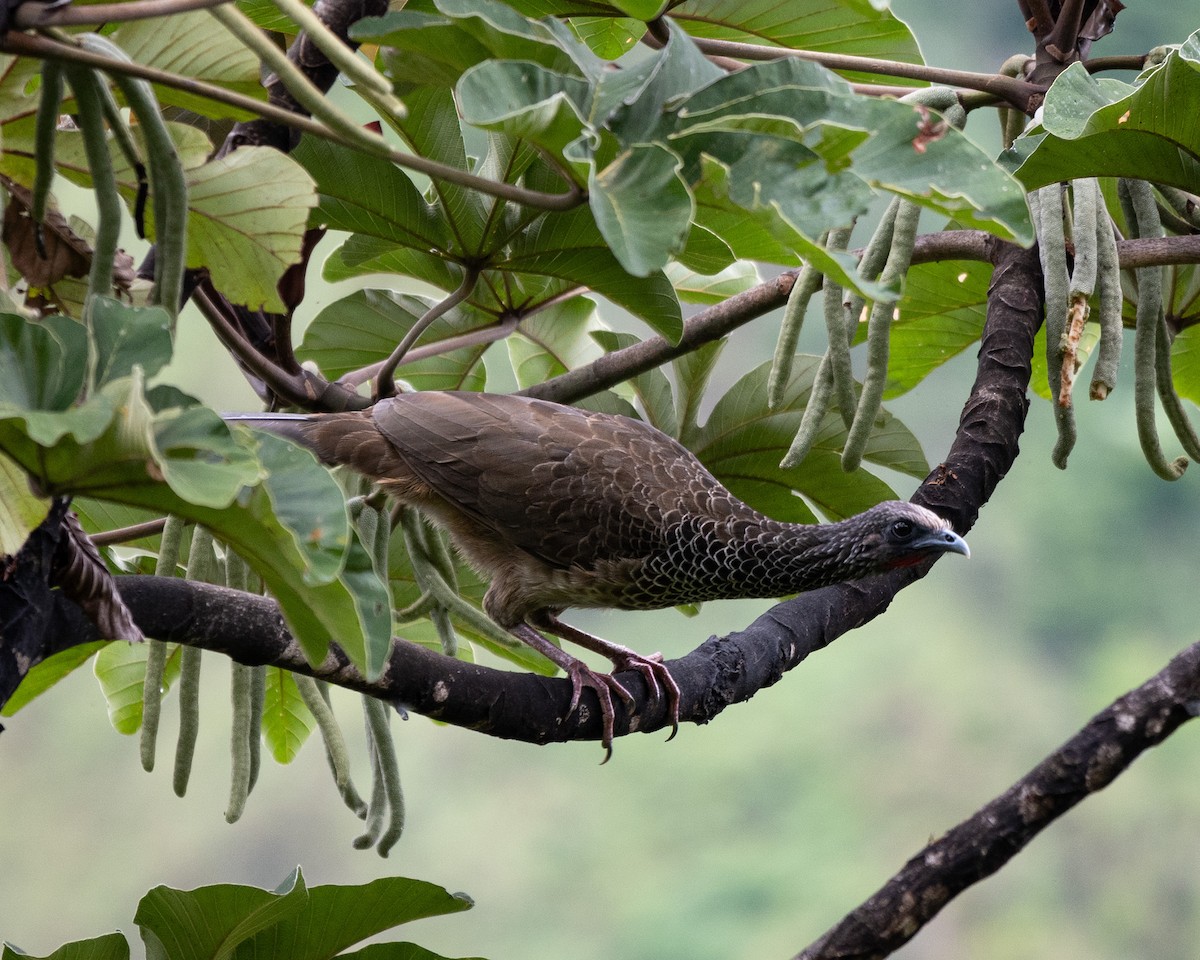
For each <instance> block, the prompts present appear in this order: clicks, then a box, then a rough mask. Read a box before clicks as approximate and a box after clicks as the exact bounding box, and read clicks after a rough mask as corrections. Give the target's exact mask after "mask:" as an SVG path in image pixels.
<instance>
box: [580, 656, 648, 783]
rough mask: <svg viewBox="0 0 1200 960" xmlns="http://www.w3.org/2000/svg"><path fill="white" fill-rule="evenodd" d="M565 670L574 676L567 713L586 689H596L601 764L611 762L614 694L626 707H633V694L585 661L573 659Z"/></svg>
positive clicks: (614, 723)
mask: <svg viewBox="0 0 1200 960" xmlns="http://www.w3.org/2000/svg"><path fill="white" fill-rule="evenodd" d="M564 669H565V670H566V672H567V676H568V677H570V679H571V704H570V706H569V707H568V708H567V716H570V715H571V714H572V713H574V712H575V710H576V709H577V708H578V706H579V697H580V694H582V693H583V691H584V689H585V688H590V689H592V690H595V691H596V699H597V700H598V701H599V702H600V746H602V747H603V748H604V759H603V760H601V761H600V763H601V765H603V764H605V763H608V761H609V760H610V759H611V758H612V742H613V737H614V736H615V727H616V718H617V711H616V707H615V705H614V704H613V694H614V693H615V694H616V695H617V696H618V697H619V698H620V699H621V701H622V702H623V703H624V704H625V709H626V710H630V709H632V707H633V694H631V693H630V692H629V691H628V690H626V689H625V688H624V687H623V686H621V684H620V683H618V682H617V678H616V677H614V676H612V675H611V674H608V673H598V672H597V671H595V670H593V669H592V668H591V667H589V666H588V665H587V664H586V663H584V662H583V661H582V660H574V662H573V663H570V664H567V665H566V666H565V667H564Z"/></svg>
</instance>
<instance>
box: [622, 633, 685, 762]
mask: <svg viewBox="0 0 1200 960" xmlns="http://www.w3.org/2000/svg"><path fill="white" fill-rule="evenodd" d="M613 669H614V671H617V670H635V671H637V672H638V673H639V674H641V675H642V679H643V680H645V681H646V690H647V692H648V694H649V704H648V705H649V706H651V707H655V708H657V707H658V705H659V703H661V702H662V696H663V691H664V690H665V691H666V695H667V716H668V718H669V719H670V721H671V735H670V736H669V737H667V742H668V743H670V742H671V741H672V740H674V739H675V734H677V733H678V732H679V697H680V693H679V684H677V683H676V682H675V678H674V677H672V676H671V671H670V670H668V669H667V668H666V666H665V665H664V664H663V655H662V654H661V653H651V654H647V655H642V654H640V653H634V652H633V651H632V650H630V651H627V652H625V653H623V654H621V655H620V656H617V657H614V658H613Z"/></svg>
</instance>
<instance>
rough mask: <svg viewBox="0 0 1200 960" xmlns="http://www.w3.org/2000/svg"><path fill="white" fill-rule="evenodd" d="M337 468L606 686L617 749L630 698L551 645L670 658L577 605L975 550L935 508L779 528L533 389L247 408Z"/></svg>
mask: <svg viewBox="0 0 1200 960" xmlns="http://www.w3.org/2000/svg"><path fill="white" fill-rule="evenodd" d="M227 419H231V420H237V421H245V422H248V423H249V424H250V425H252V426H257V427H262V428H265V429H268V430H270V431H271V432H273V433H276V434H280V435H282V436H285V437H288V438H289V439H292V440H295V441H297V442H299V443H301V444H303V445H304V446H306V447H309V448H310V449H312V450H313V451H314V452H315V453H316V454H317V456H318V457H320V458H321V459H322V460H323V461H325V462H326V463H330V464H347V465H349V466H351V467H353V468H354V469H355V470H358V471H360V472H361V473H364V474H366V475H367V476H369V477H372V478H374V479H376V480H377V481H379V483H380V484H381V485H382V486H383V487H384V488H386V490H387V492H388V493H390V494H392V495H394V496H395V497H396V498H397V499H399V500H400V501H402V502H404V503H406V504H410V505H412V506H415V507H417V508H419V509H420V510H422V511H423V512H425V513H426V514H427V515H429V516H430V517H432V518H433V519H434V520H435V521H437V522H438V523H439V524H441V525H442V526H443V527H444V528H445V529H446V530H447V531H448V532H449V534H450V536H451V538H452V539H453V540H454V542H455V544H456V546H457V547H458V549H459V550H460V551H461V552H462V554H463V555H464V556H465V557H466V559H467V560H468V562H470V563H471V565H472V566H474V567H475V568H476V569H477V570H478V571H479V572H480V573H481V574H483V575H485V576H486V577H487V578H488V579H489V580H490V586H489V588H488V591H487V595H486V596H485V597H484V600H483V606H484V609H485V610H486V611H487V613H488V615H489V616H490V617H492V619H494V620H495V621H496V622H497V623H498V624H499V625H500V626H502V627H504V628H505V629H506V630H509V631H510V632H511V633H513V634H514V635H515V636H516V637H518V638H519V639H521V640H522V641H524V642H525V643H526V644H528V645H529V646H530V647H532V648H533V649H535V650H537V651H538V652H539V653H541V654H543V655H544V656H545V657H546V658H547V659H549V660H551V661H552V662H553V663H555V664H557V665H558V666H559V667H561V668H562V669H563V670H564V671H565V672H566V673H567V675H568V676H569V677H570V679H571V685H572V697H571V707H570V709H571V710H572V711H573V710H574V709H575V707H576V706H577V705H578V703H579V697H580V694H581V692H582V691H583V689H584V688H585V687H590V688H592V689H594V690H595V691H596V693H597V696H598V697H599V701H600V710H601V714H602V720H603V741H602V742H603V745H604V747H605V749H606V750H611V743H612V738H613V722H614V718H615V711H614V708H613V699H612V697H613V695H614V694H615V695H616V696H617V697H619V698H620V699H622V700H623V701H625V703H626V704H627V705H631V704H632V702H633V697H632V696H631V694H630V693H629V691H628V690H626V689H625V687H624V686H622V685H621V684H620V683H619V682H618V681H617V680H616V679H615V678H614V677H613V676H612V675H611V674H602V673H597V672H596V671H594V670H592V669H591V668H590V667H588V666H587V665H586V664H584V663H583V662H582V661H580V660H578V659H577V658H575V657H573V656H571V655H570V654H569V653H567V652H566V651H564V650H562V649H560V648H559V647H558V646H556V645H555V644H554V643H552V642H550V641H549V640H548V639H546V637H545V636H544V635H543V632H542V631H544V632H546V633H551V634H554V635H556V636H558V637H560V638H562V639H564V640H570V641H571V642H573V643H576V644H578V645H579V646H581V647H584V648H586V649H588V650H593V651H595V652H596V653H600V654H602V655H603V656H605V657H607V658H608V659H609V660H611V661H612V663H613V666H614V672H616V671H619V670H636V671H637V672H639V673H640V674H641V675H642V676H643V677H644V678H645V681H646V685H647V688H648V690H649V693H650V696H651V698H652V700H658V699H659V698H660V697H661V696H662V693H663V691H665V693H666V696H667V699H668V708H669V711H670V715H671V719H672V724H673V726H677V725H678V721H679V688H678V686H677V685H676V684H675V681H674V680H673V679H672V678H671V674H670V672H669V671H668V670H667V668H666V667H665V666H664V665H663V663H662V655H661V654H659V653H655V654H651V655H649V656H643V655H641V654H638V653H636V652H634V651H633V650H630V649H628V648H627V647H622V646H618V645H616V644H613V643H609V642H607V641H605V640H602V639H600V638H599V637H595V636H592V635H591V634H589V633H585V632H584V631H582V630H579V629H577V628H575V627H572V626H570V625H569V624H566V623H563V622H562V621H561V620H560V619H559V614H560V613H561V612H562V611H563V610H564V609H565V608H567V607H616V608H621V609H627V610H648V609H655V608H659V607H670V606H676V605H679V604H686V603H698V602H700V601H704V600H719V599H730V598H738V597H741V598H746V597H779V596H783V595H785V594H791V593H800V592H802V591H805V590H813V589H815V588H817V587H823V586H827V585H829V584H831V583H838V582H840V581H844V580H855V579H858V578H861V577H866V576H870V575H871V574H875V573H880V572H883V571H885V570H889V569H892V568H894V567H900V566H906V565H908V564H912V563H916V562H918V561H919V560H921V559H922V558H923V557H926V556H929V555H931V554H938V553H945V552H951V553H961V554H963V555H964V556H969V555H970V553H969V551H968V549H967V545H966V543H965V542H964V541H963V540H962V538H961V537H959V536H958V535H957V534H956V533H954V531H953V530H951V529H950V524H949V523H948V522H947V521H946V520H943V519H942V518H941V517H939V516H937V515H936V514H934V513H932V512H931V511H929V510H926V509H925V508H924V507H919V506H916V505H915V504H911V503H905V502H901V501H889V502H885V503H881V504H879V505H877V506H875V507H872V508H871V509H870V510H867V511H865V512H864V513H861V514H859V515H858V516H855V517H851V518H849V519H848V520H843V521H841V522H839V523H830V524H823V525H811V524H795V523H782V522H779V521H777V520H772V519H771V518H769V517H767V516H764V515H763V514H761V513H759V512H758V511H756V510H754V509H753V508H751V507H749V506H747V505H746V504H745V503H743V502H742V501H741V500H739V499H738V498H737V497H735V496H734V495H733V494H732V493H730V492H729V491H728V490H727V489H725V487H724V486H722V485H721V483H720V482H719V481H718V480H717V479H716V478H715V477H714V476H713V475H712V474H711V473H709V471H708V470H707V469H706V468H705V467H704V465H703V464H701V463H700V461H699V460H697V459H696V457H695V455H694V454H692V453H691V451H689V450H688V449H687V448H686V447H684V446H683V445H682V444H680V443H679V442H677V441H676V440H673V439H672V438H671V437H669V436H667V435H666V434H664V433H663V432H661V431H660V430H657V429H656V428H654V427H652V426H650V425H649V424H647V423H643V422H642V421H640V420H632V419H630V418H628V417H622V416H615V415H612V414H606V413H594V412H591V411H588V410H580V409H577V408H575V407H568V406H563V405H561V404H556V403H549V402H547V401H544V400H533V399H530V398H528V397H519V396H510V395H501V394H484V393H450V392H445V393H442V392H425V393H410V394H403V395H400V396H397V397H392V398H390V399H387V400H383V401H381V402H379V403H377V404H375V405H374V406H373V407H372V408H370V409H369V410H362V411H355V412H351V413H329V414H312V415H305V414H290V415H289V414H261V415H258V414H248V415H242V416H235V417H229V418H227Z"/></svg>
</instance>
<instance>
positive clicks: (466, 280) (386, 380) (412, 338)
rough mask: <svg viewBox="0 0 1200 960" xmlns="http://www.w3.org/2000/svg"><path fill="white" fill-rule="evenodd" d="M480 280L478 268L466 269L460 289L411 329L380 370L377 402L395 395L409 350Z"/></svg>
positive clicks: (460, 301) (434, 306)
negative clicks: (397, 380)
mask: <svg viewBox="0 0 1200 960" xmlns="http://www.w3.org/2000/svg"><path fill="white" fill-rule="evenodd" d="M478 280H479V270H478V269H477V268H475V267H466V268H464V270H463V278H462V283H460V284H459V285H458V289H456V290H455V291H454V292H453V293H451V294H450V295H449V296H448V297H446V298H445V299H443V300H440V301H439V302H437V303H435V304H434V305H433V306H432V307H430V308H429V309H428V310H426V311H425V313H424V315H423V316H422V317H421V318H420V319H419V320H417V322H416V323H414V324H413V325H412V326H411V327H410V328H409V330H408V332H407V333H406V334H405V335H404V337H403V339H401V341H400V343H399V344H397V345H396V349H395V350H393V351H392V354H391V356H390V357H388V358H387V360H385V361H384V362H383V366H382V367H380V368H379V374H378V376H377V377H376V379H375V398H376V399H377V400H381V399H383V398H384V397H390V396H394V395H395V393H396V381H395V379H394V377H395V374H396V368H397V367H398V366H400V361H401V360H403V359H404V355H405V354H406V353H408V351H409V348H410V347H412V345H413V344H414V343H416V342H417V338H418V337H419V336H421V334H422V333H424V332H425V331H426V330H428V329H429V327H430V325H431V324H432V323H433V322H434V321H435V320H437V319H438V317H441V316H443V315H444V314H446V313H447V312H449V311H450V310H452V309H453V308H454V307H456V306H458V305H459V304H460V303H462V302H463V301H464V300H466V299H467V297H469V296H470V295H471V291H473V290H474V289H475V284H476V282H478Z"/></svg>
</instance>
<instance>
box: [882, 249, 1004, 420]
mask: <svg viewBox="0 0 1200 960" xmlns="http://www.w3.org/2000/svg"><path fill="white" fill-rule="evenodd" d="M990 277H991V267H990V266H989V265H988V264H983V263H962V262H955V261H944V262H941V263H928V264H920V265H918V266H915V267H913V268H911V269H910V270H909V271H908V275H907V276H906V277H905V280H904V296H903V297H902V298H901V301H900V319H899V320H897V321H895V322H894V323H893V324H892V333H891V351H890V356H889V358H888V385H887V390H886V392H885V393H884V397H885V398H888V399H890V398H892V397H897V396H900V395H901V394H902V393H905V392H907V391H908V390H911V389H912V388H913V387H915V386H916V385H917V384H918V383H920V382H921V381H922V380H923V379H924V378H925V377H926V376H928V375H929V374H930V373H931V372H932V371H934V370H935V369H937V368H938V367H939V366H941V365H942V364H943V363H945V362H946V361H947V360H950V359H951V358H952V357H955V356H957V355H958V354H959V353H961V352H962V351H963V350H965V349H966V348H967V347H969V346H970V345H971V344H972V343H974V342H975V341H976V340H978V339H979V336H980V334H981V333H982V332H983V321H984V319H985V318H986V314H987V290H988V282H989V279H990ZM864 326H865V325H864V324H861V323H860V325H859V330H860V339H861V338H865V336H866V331H865V329H863V328H864Z"/></svg>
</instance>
